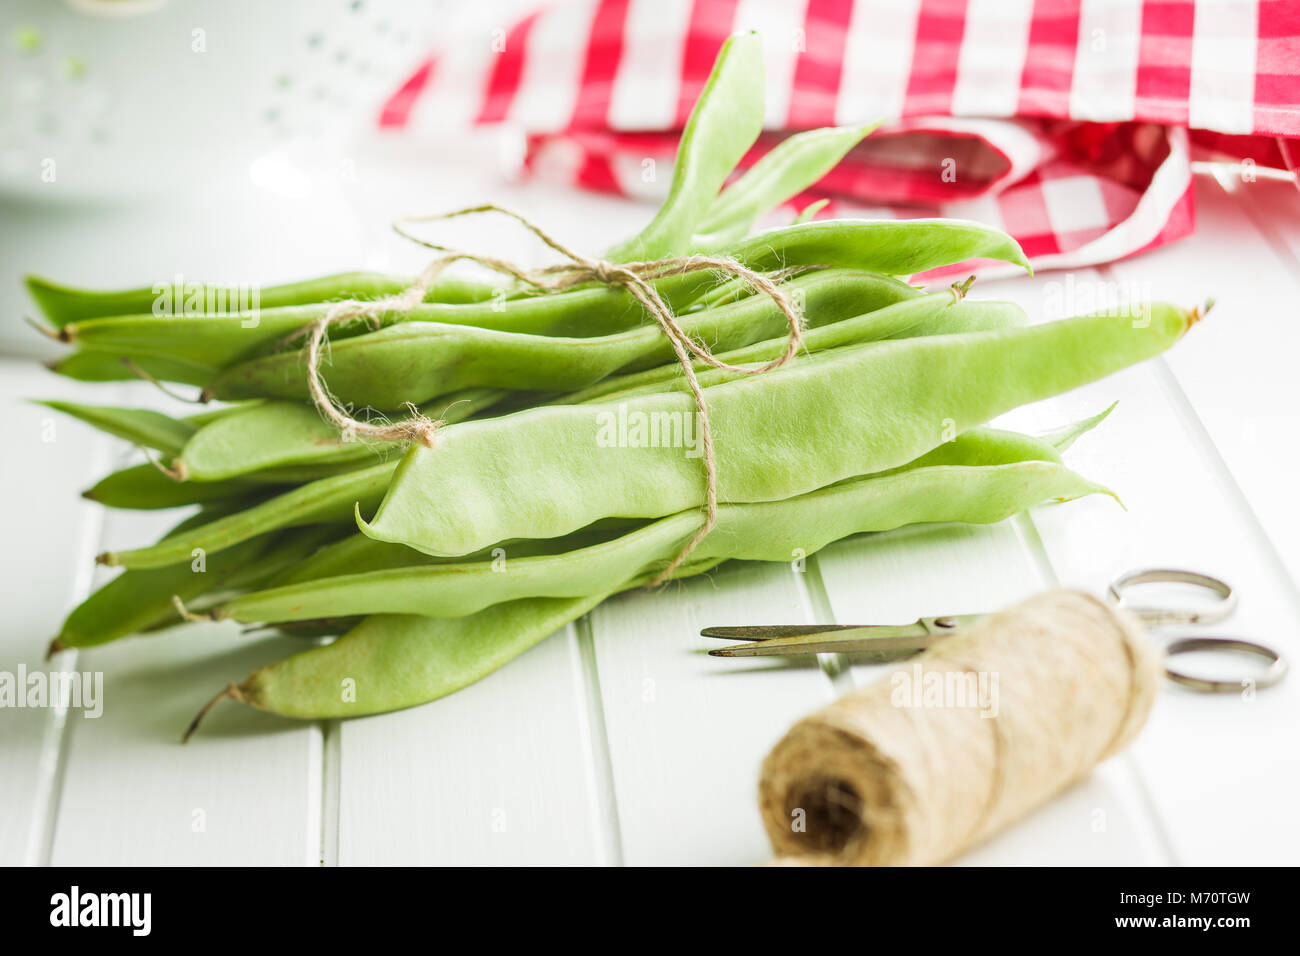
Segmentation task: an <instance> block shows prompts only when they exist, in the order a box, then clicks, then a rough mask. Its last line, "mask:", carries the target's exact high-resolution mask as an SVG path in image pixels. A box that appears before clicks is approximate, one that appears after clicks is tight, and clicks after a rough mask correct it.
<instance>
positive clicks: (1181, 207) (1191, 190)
mask: <svg viewBox="0 0 1300 956" xmlns="http://www.w3.org/2000/svg"><path fill="white" fill-rule="evenodd" d="M1195 227H1196V182H1195V180H1193V181H1192V182H1190V183H1188V185H1187V191H1186V192H1184V193H1183V194H1182V196H1181V197H1179V199H1178V202H1177V203H1175V204H1174V208H1173V209H1171V210H1170V211H1169V218H1168V219H1167V220H1165V224H1164V225H1163V226H1161V227H1160V231H1159V232H1158V233H1156V237H1155V238H1154V239H1152V240H1151V241H1150V242H1148V243H1147V244H1146V245H1144V246H1142V247H1141V248H1139V249H1134V250H1133V251H1132V252H1128V253H1125V254H1124V255H1122V256H1119V257H1117V258H1121V259H1127V258H1128V257H1129V256H1135V255H1137V254H1138V253H1139V252H1146V251H1147V250H1148V249H1154V248H1156V247H1157V246H1163V245H1165V244H1166V243H1170V242H1173V241H1174V240H1175V239H1182V238H1183V237H1184V236H1190V235H1191V234H1192V230H1193V229H1194V228H1195Z"/></svg>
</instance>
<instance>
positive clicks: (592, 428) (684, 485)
mask: <svg viewBox="0 0 1300 956" xmlns="http://www.w3.org/2000/svg"><path fill="white" fill-rule="evenodd" d="M1196 317H1197V313H1194V312H1191V313H1189V312H1188V311H1186V310H1184V309H1180V308H1177V307H1174V306H1171V305H1164V304H1153V305H1151V306H1142V307H1139V309H1135V310H1134V311H1133V312H1132V313H1128V312H1112V313H1109V314H1099V315H1092V316H1080V317H1077V318H1073V319H1066V320H1064V321H1060V322H1053V323H1049V324H1046V325H1038V326H1032V327H1030V328H1021V329H1006V330H1000V331H992V332H971V333H962V334H958V335H937V336H927V337H922V338H911V339H900V340H896V341H891V342H879V343H869V344H866V345H857V346H848V347H845V348H842V349H833V350H830V351H827V352H823V353H819V354H818V355H814V356H812V357H810V358H809V359H807V360H806V361H804V362H801V363H798V364H797V365H795V366H794V367H792V368H782V369H777V370H775V371H772V372H769V373H767V374H764V375H757V376H751V377H749V378H747V379H746V380H744V381H737V382H730V383H727V384H724V385H719V386H716V387H714V388H711V389H709V390H708V403H709V414H710V418H711V421H712V426H713V436H714V442H715V449H716V462H717V475H718V489H719V496H720V500H722V501H729V502H745V501H772V500H776V499H780V498H788V497H791V496H792V495H796V494H802V493H805V492H808V491H812V490H813V489H815V488H819V487H823V486H825V485H829V484H832V483H834V482H836V481H842V480H843V479H845V478H850V477H853V476H856V475H862V474H869V473H872V472H878V471H884V470H886V469H890V468H895V467H898V466H900V465H903V464H906V463H907V462H908V461H910V460H912V459H914V458H917V457H920V456H921V455H922V454H924V453H925V452H926V451H928V450H929V449H931V448H933V447H935V446H936V445H938V444H940V443H941V442H942V441H943V440H944V439H945V438H946V437H948V434H946V433H949V432H951V433H960V432H963V431H966V430H968V429H970V428H972V427H974V426H975V425H978V424H981V423H983V422H986V421H988V420H990V419H991V418H993V417H995V416H997V415H1000V414H1002V413H1004V412H1006V411H1009V410H1011V409H1013V408H1015V407H1017V406H1019V405H1023V404H1026V403H1028V402H1032V401H1036V400H1039V399H1043V398H1048V397H1050V396H1052V395H1056V394H1059V393H1061V392H1065V391H1069V390H1070V389H1073V388H1076V387H1078V386H1080V385H1083V384H1086V383H1087V382H1090V381H1094V380H1096V379H1098V378H1102V377H1104V376H1105V375H1108V374H1110V373H1112V372H1115V371H1118V370H1120V369H1122V368H1125V367H1127V366H1129V365H1132V364H1134V363H1136V362H1139V361H1142V360H1143V359H1146V358H1150V357H1151V356H1153V355H1157V354H1159V353H1160V352H1162V351H1163V350H1164V349H1166V348H1168V347H1169V346H1170V345H1172V344H1173V343H1174V342H1175V341H1176V340H1177V339H1178V338H1179V337H1181V336H1182V334H1183V333H1184V332H1185V331H1186V330H1187V329H1188V327H1189V326H1190V325H1191V323H1192V322H1193V321H1195V319H1196ZM1139 320H1140V321H1139ZM633 413H635V414H633ZM701 451H702V449H701V448H700V443H699V435H698V429H697V428H696V427H695V410H694V405H693V402H692V400H691V399H690V397H689V396H686V395H684V394H680V393H678V394H654V395H645V396H637V397H635V398H632V399H629V400H628V401H626V402H622V403H617V404H616V405H615V404H608V403H598V404H593V405H574V406H549V407H545V408H538V409H533V410H530V411H525V412H520V413H518V414H515V415H511V416H509V417H507V418H500V419H492V420H487V421H482V422H473V423H466V424H462V425H453V426H451V427H449V428H447V429H444V430H443V431H442V432H441V441H440V443H439V444H438V446H437V447H436V448H434V449H427V448H423V447H414V448H412V449H411V450H410V451H408V452H407V454H406V456H405V457H404V458H403V459H402V461H401V464H400V465H399V466H398V469H397V472H396V474H395V475H394V478H393V481H392V484H391V485H390V487H389V490H388V493H387V495H386V496H385V497H384V500H383V503H382V504H381V505H380V508H379V511H378V512H377V514H376V515H375V517H374V519H373V520H372V521H370V522H368V523H367V522H364V521H361V522H360V526H361V530H362V531H364V532H365V533H366V534H367V535H369V536H371V537H374V538H377V539H379V540H382V541H391V542H396V543H400V544H405V545H407V546H409V547H412V548H416V549H418V550H420V551H424V552H426V553H429V554H439V555H456V554H469V553H471V552H473V551H477V550H478V549H480V548H482V547H484V546H486V545H488V544H490V543H492V542H494V541H501V540H505V539H508V538H517V537H558V536H559V535H563V534H567V533H568V532H570V531H573V530H575V529H577V528H580V527H583V526H585V525H588V524H590V523H592V522H593V521H595V520H597V519H599V518H602V517H608V516H615V515H617V516H622V517H647V518H657V517H663V516H666V515H670V514H674V513H676V512H678V511H685V510H687V509H689V508H698V507H700V506H701V505H702V504H703V503H704V494H705V488H704V481H703V476H702V470H703V469H702V467H701V465H700V462H699V461H698V460H697V459H698V455H699V454H700V453H701Z"/></svg>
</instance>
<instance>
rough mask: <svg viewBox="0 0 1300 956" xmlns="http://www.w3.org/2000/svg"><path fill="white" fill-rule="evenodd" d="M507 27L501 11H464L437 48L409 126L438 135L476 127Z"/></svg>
mask: <svg viewBox="0 0 1300 956" xmlns="http://www.w3.org/2000/svg"><path fill="white" fill-rule="evenodd" d="M508 26H509V21H507V22H505V23H503V22H501V18H500V16H499V15H497V16H493V17H486V16H484V15H483V11H478V12H477V13H475V12H474V11H472V10H466V11H464V12H463V13H462V16H461V18H460V19H459V21H458V22H456V23H454V24H452V25H451V26H450V28H449V29H448V32H447V34H445V37H446V39H445V42H442V43H440V44H439V46H438V48H437V49H436V50H435V52H434V57H435V62H434V65H433V73H432V75H431V76H430V78H429V82H428V83H427V84H426V85H425V87H424V89H423V90H422V91H421V92H420V94H419V98H418V99H417V100H416V101H415V105H414V106H413V107H412V109H411V112H410V114H409V116H408V119H407V123H406V128H407V129H408V130H411V131H412V132H417V133H422V134H429V135H436V134H445V133H447V132H449V131H451V130H455V129H465V128H467V127H469V126H471V125H473V122H474V119H475V118H476V117H477V116H478V112H479V110H480V109H481V108H482V106H483V96H484V94H485V92H486V91H487V86H488V77H489V76H490V75H491V72H492V67H493V66H495V64H496V59H497V55H496V54H495V53H494V52H492V44H493V42H494V40H496V41H499V40H500V37H501V36H502V35H503V34H504V32H505V28H506V27H508ZM494 31H499V32H495V33H494Z"/></svg>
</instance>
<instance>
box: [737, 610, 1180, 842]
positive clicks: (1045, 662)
mask: <svg viewBox="0 0 1300 956" xmlns="http://www.w3.org/2000/svg"><path fill="white" fill-rule="evenodd" d="M915 663H919V664H920V666H921V671H922V673H923V674H927V675H928V674H934V675H938V677H937V679H940V680H942V679H944V678H945V677H946V675H949V674H962V673H965V674H979V673H984V674H986V675H992V674H996V675H997V695H996V716H992V717H985V716H981V712H980V710H979V709H978V708H976V707H960V706H920V705H919V704H918V702H917V701H916V700H915V699H913V700H912V701H911V704H912V706H900V705H899V700H898V695H897V693H896V688H897V687H898V684H899V682H900V681H901V680H903V679H907V680H912V679H913V677H914V672H913V669H912V668H913V664H915ZM895 674H896V675H899V676H898V677H894V676H893V675H895ZM1159 680H1160V668H1159V660H1158V657H1157V654H1156V652H1155V650H1154V649H1153V648H1152V645H1151V641H1150V639H1149V638H1147V637H1146V636H1145V634H1144V633H1143V630H1142V626H1141V624H1139V623H1138V621H1137V620H1136V619H1135V618H1134V617H1132V616H1131V615H1129V614H1128V613H1127V612H1125V611H1122V610H1119V609H1117V608H1114V607H1112V606H1111V605H1109V604H1106V603H1105V602H1103V601H1101V600H1099V599H1097V598H1095V597H1092V596H1091V595H1088V594H1083V593H1080V592H1077V591H1064V590H1058V591H1050V592H1048V593H1046V594H1042V595H1039V596H1037V597H1034V598H1031V599H1030V600H1028V601H1025V602H1024V603H1022V604H1019V605H1017V606H1015V607H1013V608H1011V609H1009V610H1007V611H1004V612H1002V613H1001V614H998V615H995V616H994V617H992V618H990V619H988V620H985V621H983V622H981V623H980V624H978V625H977V626H975V627H974V628H972V629H971V630H970V631H968V632H964V633H961V634H957V635H954V636H953V637H951V638H948V639H946V640H945V641H943V642H941V643H940V644H939V645H938V646H936V647H935V648H933V649H932V650H930V651H928V652H926V653H925V654H923V655H921V656H920V657H918V658H916V659H914V660H913V661H908V662H905V663H900V664H899V665H897V666H896V667H895V668H894V669H893V671H892V672H891V675H890V676H886V677H885V678H884V679H882V680H880V681H878V682H877V683H875V684H873V685H871V686H870V687H867V688H864V689H863V690H860V691H857V692H855V693H852V694H850V695H848V696H847V697H844V698H842V699H840V700H838V701H836V702H835V703H834V704H831V705H830V706H829V707H826V708H825V709H823V710H821V711H819V712H818V713H815V714H812V715H811V716H809V717H806V718H804V719H803V720H802V721H800V722H799V723H798V724H796V725H795V726H794V727H793V728H792V729H791V730H790V732H789V733H788V734H786V736H785V738H784V739H782V740H781V741H780V743H778V744H777V745H776V746H775V747H774V748H773V749H772V752H771V753H770V754H769V755H768V756H767V759H766V760H765V761H764V762H763V770H762V778H761V780H760V782H759V805H760V811H761V813H762V816H763V823H764V826H765V827H766V829H767V833H768V837H769V838H770V839H771V842H772V847H773V849H774V850H775V851H776V852H777V854H778V855H779V856H782V857H797V858H799V859H802V860H806V861H807V862H809V863H812V864H814V865H816V864H819V863H827V862H829V863H834V864H840V865H864V866H865V865H875V866H879V865H927V864H934V863H941V862H943V861H945V860H948V859H951V858H952V857H954V856H956V855H958V854H959V853H961V852H962V851H963V850H965V849H967V848H969V847H971V846H973V845H975V844H976V843H979V842H980V841H982V840H984V839H985V838H987V837H988V836H990V835H992V834H994V833H996V832H997V831H999V830H1001V829H1003V828H1004V827H1006V826H1008V825H1009V824H1011V823H1012V822H1014V821H1015V820H1017V819H1019V818H1020V817H1022V816H1024V815H1025V814H1026V813H1028V812H1029V811H1030V810H1032V809H1034V808H1035V807H1037V806H1039V805H1041V804H1042V803H1044V802H1045V801H1046V800H1048V799H1049V798H1050V797H1052V796H1053V795H1055V794H1057V793H1059V792H1060V791H1061V790H1063V789H1064V788H1066V787H1067V786H1069V785H1070V784H1071V783H1073V782H1075V781H1076V780H1079V779H1080V778H1082V777H1084V776H1086V775H1087V774H1088V772H1089V771H1090V770H1091V769H1092V768H1093V767H1094V766H1095V765H1096V764H1097V763H1098V762H1099V761H1101V760H1104V759H1105V758H1106V757H1109V756H1111V755H1112V754H1114V753H1116V752H1118V751H1119V750H1121V749H1123V748H1124V747H1125V746H1127V745H1128V744H1129V742H1130V741H1132V740H1133V738H1134V737H1135V736H1136V735H1137V733H1138V731H1139V730H1141V728H1142V726H1143V724H1144V723H1145V722H1146V719H1147V715H1148V714H1149V713H1150V710H1151V705H1152V703H1153V701H1154V699H1155V694H1156V690H1157V688H1158V686H1159ZM800 825H802V826H803V828H804V829H803V832H799V827H800Z"/></svg>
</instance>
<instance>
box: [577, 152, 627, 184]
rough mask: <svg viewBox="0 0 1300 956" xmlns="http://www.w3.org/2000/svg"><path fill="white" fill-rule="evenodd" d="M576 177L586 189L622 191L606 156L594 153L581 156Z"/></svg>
mask: <svg viewBox="0 0 1300 956" xmlns="http://www.w3.org/2000/svg"><path fill="white" fill-rule="evenodd" d="M576 179H577V181H578V184H579V185H580V186H585V187H586V188H588V189H595V190H598V191H600V192H604V193H622V192H624V190H623V186H622V184H621V183H620V182H619V181H618V177H617V176H615V175H614V167H613V165H612V164H611V163H610V161H609V157H608V156H601V155H598V154H596V153H587V154H585V155H584V156H583V157H582V165H581V166H580V167H578V175H577V177H576Z"/></svg>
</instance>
